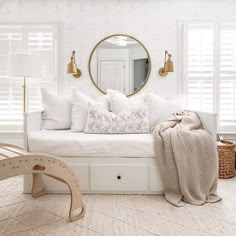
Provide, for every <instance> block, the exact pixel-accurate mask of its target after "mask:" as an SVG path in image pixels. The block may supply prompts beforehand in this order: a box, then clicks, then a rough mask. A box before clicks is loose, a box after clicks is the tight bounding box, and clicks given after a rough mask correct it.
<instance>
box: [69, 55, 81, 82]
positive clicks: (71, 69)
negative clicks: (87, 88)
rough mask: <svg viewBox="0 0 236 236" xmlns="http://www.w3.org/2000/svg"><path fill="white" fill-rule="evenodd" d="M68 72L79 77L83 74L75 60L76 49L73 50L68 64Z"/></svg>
mask: <svg viewBox="0 0 236 236" xmlns="http://www.w3.org/2000/svg"><path fill="white" fill-rule="evenodd" d="M67 73H75V74H73V76H74V77H75V78H79V77H80V76H81V71H80V70H79V69H78V68H77V65H76V62H75V51H73V52H72V55H71V58H70V63H69V64H68V65H67Z"/></svg>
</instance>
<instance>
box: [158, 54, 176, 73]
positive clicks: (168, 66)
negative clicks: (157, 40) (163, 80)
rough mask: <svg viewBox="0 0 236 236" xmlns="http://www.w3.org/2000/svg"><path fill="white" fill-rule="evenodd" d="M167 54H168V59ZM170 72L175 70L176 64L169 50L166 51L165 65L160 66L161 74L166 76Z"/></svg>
mask: <svg viewBox="0 0 236 236" xmlns="http://www.w3.org/2000/svg"><path fill="white" fill-rule="evenodd" d="M166 56H168V59H167V60H166ZM168 72H174V64H173V62H172V61H171V54H169V53H168V51H165V61H164V67H162V68H160V70H159V75H160V76H162V77H164V76H166V75H167V74H168Z"/></svg>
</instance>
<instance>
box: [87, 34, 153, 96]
mask: <svg viewBox="0 0 236 236" xmlns="http://www.w3.org/2000/svg"><path fill="white" fill-rule="evenodd" d="M150 67H151V65H150V57H149V54H148V52H147V50H146V49H145V47H144V46H143V45H142V44H141V43H140V42H139V41H138V40H136V39H135V38H133V37H131V36H127V35H114V36H110V37H107V38H105V39H104V40H102V41H101V42H100V43H98V44H97V46H96V47H95V48H94V50H93V51H92V53H91V56H90V60H89V72H90V76H91V78H92V80H93V82H94V84H95V85H96V86H97V87H98V89H100V90H101V91H102V92H106V90H107V89H108V88H109V89H115V90H119V91H121V92H123V93H125V94H126V95H131V94H133V93H135V92H136V91H138V90H140V89H141V88H142V87H143V86H144V84H145V83H146V82H147V79H148V76H149V73H150Z"/></svg>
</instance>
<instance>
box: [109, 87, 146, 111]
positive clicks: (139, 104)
mask: <svg viewBox="0 0 236 236" xmlns="http://www.w3.org/2000/svg"><path fill="white" fill-rule="evenodd" d="M107 93H108V95H109V97H110V102H111V104H110V107H111V111H112V112H114V113H115V114H118V113H120V112H122V111H127V110H130V109H135V108H145V102H144V98H143V96H137V97H132V98H128V97H127V96H126V95H125V94H123V93H122V92H120V91H117V90H112V89H107Z"/></svg>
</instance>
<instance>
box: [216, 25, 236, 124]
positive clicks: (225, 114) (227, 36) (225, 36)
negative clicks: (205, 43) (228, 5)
mask: <svg viewBox="0 0 236 236" xmlns="http://www.w3.org/2000/svg"><path fill="white" fill-rule="evenodd" d="M219 77H220V106H219V107H220V121H221V124H222V125H227V124H228V125H230V124H231V125H235V122H236V25H233V24H232V25H221V27H220V75H219Z"/></svg>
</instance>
